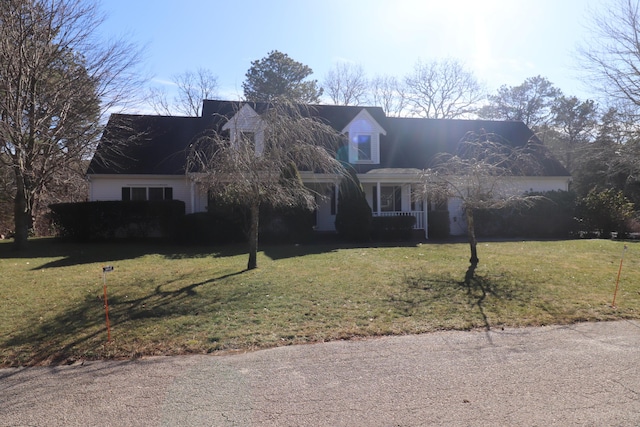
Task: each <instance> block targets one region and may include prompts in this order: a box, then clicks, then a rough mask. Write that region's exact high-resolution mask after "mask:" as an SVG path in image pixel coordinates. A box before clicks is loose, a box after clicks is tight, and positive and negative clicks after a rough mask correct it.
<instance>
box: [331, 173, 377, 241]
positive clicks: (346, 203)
mask: <svg viewBox="0 0 640 427" xmlns="http://www.w3.org/2000/svg"><path fill="white" fill-rule="evenodd" d="M372 217H373V215H372V213H371V207H369V203H367V198H366V196H365V194H364V191H363V190H362V186H361V185H360V181H359V180H358V176H357V175H356V172H355V171H354V170H353V169H349V175H347V176H345V177H344V178H342V181H341V182H340V189H339V192H338V212H337V213H336V222H335V225H336V231H337V232H338V234H339V235H340V236H341V237H342V238H343V239H345V240H349V241H355V242H364V241H367V240H369V238H370V234H371V221H372Z"/></svg>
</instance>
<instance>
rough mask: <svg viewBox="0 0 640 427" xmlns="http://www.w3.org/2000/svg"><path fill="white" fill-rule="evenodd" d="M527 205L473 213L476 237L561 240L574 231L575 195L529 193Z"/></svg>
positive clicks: (558, 192) (569, 193)
mask: <svg viewBox="0 0 640 427" xmlns="http://www.w3.org/2000/svg"><path fill="white" fill-rule="evenodd" d="M529 195H530V196H534V197H537V198H535V199H534V200H533V201H532V203H531V204H529V205H520V206H515V207H509V208H502V209H479V210H477V211H476V212H475V225H476V234H477V235H478V236H484V237H532V238H565V237H569V236H570V235H572V234H573V233H574V232H575V231H576V227H577V222H576V221H575V218H574V216H575V205H576V201H575V200H576V199H575V194H574V193H573V192H569V191H548V192H544V193H529Z"/></svg>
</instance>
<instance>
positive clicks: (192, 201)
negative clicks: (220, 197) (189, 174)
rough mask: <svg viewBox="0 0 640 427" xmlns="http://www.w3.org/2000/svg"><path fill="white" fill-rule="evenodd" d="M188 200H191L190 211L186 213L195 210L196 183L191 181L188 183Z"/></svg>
mask: <svg viewBox="0 0 640 427" xmlns="http://www.w3.org/2000/svg"><path fill="white" fill-rule="evenodd" d="M190 187H191V188H190V191H189V192H190V193H191V194H190V196H191V197H190V199H191V200H190V201H191V212H188V213H195V212H196V183H195V182H193V181H191V185H190Z"/></svg>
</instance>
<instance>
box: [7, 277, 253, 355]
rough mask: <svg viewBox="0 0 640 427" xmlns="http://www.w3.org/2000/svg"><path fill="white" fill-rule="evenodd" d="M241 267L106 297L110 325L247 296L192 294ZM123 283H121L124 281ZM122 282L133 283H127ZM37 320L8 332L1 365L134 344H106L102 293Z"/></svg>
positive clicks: (108, 351) (115, 351)
mask: <svg viewBox="0 0 640 427" xmlns="http://www.w3.org/2000/svg"><path fill="white" fill-rule="evenodd" d="M244 272H246V270H242V271H238V272H236V273H230V274H226V275H222V276H219V277H215V278H212V279H209V280H205V281H202V282H197V283H192V284H190V285H187V286H183V287H181V288H178V289H174V290H163V288H165V287H167V286H169V285H171V284H172V283H174V282H175V281H177V280H180V278H176V279H172V280H170V281H167V282H166V283H163V284H162V285H158V286H157V287H156V288H155V289H154V291H153V292H152V293H149V294H148V295H145V296H142V297H139V298H133V299H129V298H128V297H126V296H122V295H114V296H108V303H109V319H110V325H111V327H112V328H114V327H116V328H118V327H120V328H118V329H120V331H123V332H124V331H125V330H126V327H125V328H122V327H123V326H126V325H127V324H128V323H131V322H135V321H138V320H140V319H156V320H157V321H159V322H160V321H162V320H166V319H168V318H170V317H172V316H180V315H191V316H198V315H200V314H203V315H207V313H210V312H211V311H212V310H215V308H213V307H215V306H216V304H220V303H229V302H234V301H238V300H241V299H244V298H247V294H246V291H245V292H243V291H241V290H237V291H234V293H232V294H230V295H228V294H227V295H224V296H221V295H217V296H216V297H206V298H205V297H198V288H201V287H204V286H206V285H215V283H216V282H218V281H220V280H223V279H226V278H229V277H233V276H237V275H240V274H243V273H244ZM125 286H127V285H125ZM128 286H133V284H129V285H128ZM31 324H33V325H37V326H34V327H33V328H29V329H28V330H26V331H18V332H15V333H12V334H10V335H9V337H8V339H6V340H4V342H2V341H0V349H2V350H3V351H2V352H3V353H5V354H8V356H6V357H4V360H3V361H2V365H5V366H35V365H43V364H44V365H46V364H54V365H56V364H64V363H72V362H74V361H75V360H76V359H79V358H87V359H91V358H109V357H128V356H135V355H136V354H135V349H130V350H128V351H129V352H128V353H127V352H126V350H125V349H124V346H120V348H117V347H114V348H110V345H109V344H106V341H107V331H106V325H105V306H104V300H103V298H102V293H100V294H99V295H98V294H96V293H95V292H93V293H91V295H87V296H86V297H85V298H84V300H83V301H81V302H80V303H79V304H77V305H75V306H74V307H73V308H72V309H70V310H67V311H65V312H63V313H60V314H59V315H57V316H56V317H53V318H51V319H47V320H44V321H43V320H38V319H32V321H31Z"/></svg>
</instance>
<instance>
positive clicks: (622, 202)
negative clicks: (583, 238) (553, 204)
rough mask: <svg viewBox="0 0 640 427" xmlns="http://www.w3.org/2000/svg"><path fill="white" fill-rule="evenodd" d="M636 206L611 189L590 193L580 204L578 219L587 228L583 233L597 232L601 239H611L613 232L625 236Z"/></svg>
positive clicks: (620, 193) (593, 190)
mask: <svg viewBox="0 0 640 427" xmlns="http://www.w3.org/2000/svg"><path fill="white" fill-rule="evenodd" d="M633 215H634V205H633V203H631V202H630V201H629V200H628V199H627V198H626V197H625V196H624V194H623V192H622V191H620V190H616V189H613V188H609V189H606V190H602V191H598V190H596V189H595V188H594V189H592V190H591V191H589V194H587V196H586V197H583V198H582V199H580V200H579V202H578V218H579V219H580V220H582V224H583V226H584V227H585V228H586V229H585V230H581V231H587V232H590V231H595V232H597V233H598V234H599V235H600V236H601V237H611V233H612V232H617V234H618V236H625V235H626V234H627V232H628V230H627V227H626V225H627V223H628V221H629V220H630V219H631V218H633Z"/></svg>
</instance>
